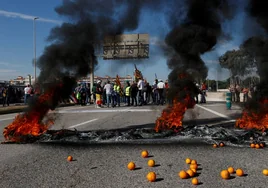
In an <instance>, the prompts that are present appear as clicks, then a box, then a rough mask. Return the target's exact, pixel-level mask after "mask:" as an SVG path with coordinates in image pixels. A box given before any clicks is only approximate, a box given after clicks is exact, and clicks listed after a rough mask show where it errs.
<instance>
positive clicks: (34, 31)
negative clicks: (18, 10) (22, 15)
mask: <svg viewBox="0 0 268 188" xmlns="http://www.w3.org/2000/svg"><path fill="white" fill-rule="evenodd" d="M37 19H38V17H35V18H34V19H33V33H34V35H33V37H34V82H35V83H36V81H37V80H36V29H35V20H37Z"/></svg>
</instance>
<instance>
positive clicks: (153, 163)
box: [148, 159, 155, 167]
mask: <svg viewBox="0 0 268 188" xmlns="http://www.w3.org/2000/svg"><path fill="white" fill-rule="evenodd" d="M154 165H155V161H154V160H152V159H150V160H149V161H148V166H149V167H153V166H154Z"/></svg>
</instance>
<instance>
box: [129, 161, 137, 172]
mask: <svg viewBox="0 0 268 188" xmlns="http://www.w3.org/2000/svg"><path fill="white" fill-rule="evenodd" d="M135 167H136V165H135V163H134V162H130V163H128V165H127V168H128V169H129V170H134V169H135Z"/></svg>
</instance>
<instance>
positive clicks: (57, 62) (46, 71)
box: [37, 0, 164, 91]
mask: <svg viewBox="0 0 268 188" xmlns="http://www.w3.org/2000/svg"><path fill="white" fill-rule="evenodd" d="M163 2H164V1H161V0H156V1H150V0H129V1H124V0H111V1H100V0H90V1H89V0H63V2H62V4H61V5H60V6H58V7H56V8H55V11H56V12H57V13H58V14H59V15H60V16H62V17H63V18H64V19H65V20H66V22H64V23H63V24H62V25H60V26H58V27H55V28H53V29H52V30H51V32H50V35H49V37H48V41H49V42H50V45H49V46H47V47H46V48H45V49H44V53H43V55H41V57H40V58H39V59H38V63H37V64H38V67H39V69H40V71H41V72H40V76H39V77H38V83H39V84H40V85H42V87H43V88H47V86H48V85H55V84H56V83H57V84H58V83H59V82H60V80H64V79H65V78H70V79H72V80H77V79H79V78H81V77H85V76H87V75H88V74H89V73H91V72H92V71H94V70H92V67H91V66H90V64H91V62H93V63H94V65H95V67H96V66H97V65H98V61H97V57H96V53H101V52H96V49H100V45H101V42H102V40H103V38H104V36H105V35H115V34H122V33H123V32H124V31H133V30H135V29H137V27H138V25H139V21H140V14H141V9H144V10H145V11H146V10H147V9H150V10H152V9H155V10H156V9H160V8H161V3H163ZM53 83H55V84H53ZM67 83H69V84H66V83H65V85H64V87H67V88H68V89H67V90H66V91H71V89H70V88H73V87H74V85H73V84H74V83H75V82H73V81H72V82H67ZM45 86H46V87H45Z"/></svg>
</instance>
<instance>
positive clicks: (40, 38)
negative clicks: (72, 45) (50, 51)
mask: <svg viewBox="0 0 268 188" xmlns="http://www.w3.org/2000/svg"><path fill="white" fill-rule="evenodd" d="M61 3H62V1H61V0H46V1H43V0H23V1H21V0H1V1H0V24H1V27H0V43H1V45H0V80H10V79H15V78H16V77H17V76H23V77H26V76H27V75H34V66H33V63H32V62H33V58H34V40H33V33H34V30H33V18H34V17H39V19H38V20H36V22H35V23H36V30H35V31H36V55H37V58H38V57H39V56H41V55H42V53H43V51H44V48H45V47H46V46H48V45H49V42H48V41H47V40H46V39H47V37H48V36H49V33H50V30H51V29H52V28H53V27H56V26H59V25H60V24H62V23H63V22H64V20H65V18H64V17H61V16H59V15H58V14H57V13H56V12H55V10H54V9H55V7H56V6H58V5H60V4H61ZM246 16H247V15H246V14H245V13H243V11H239V12H238V13H237V14H236V15H235V16H234V18H233V19H232V20H229V21H228V22H224V23H223V30H224V31H225V32H227V33H228V34H229V35H230V38H231V39H230V40H228V41H226V40H223V41H221V42H219V43H218V44H217V46H215V47H214V49H213V50H212V51H211V52H208V53H206V54H204V55H202V59H203V60H204V61H205V63H206V65H207V66H208V68H209V73H208V79H218V80H224V79H226V78H228V77H229V71H228V70H226V69H221V68H220V66H219V63H218V58H219V56H220V55H222V54H224V53H225V52H226V51H227V50H233V49H238V48H239V45H240V44H241V43H242V42H243V40H245V36H244V35H243V34H242V33H243V30H244V27H243V24H241V23H243V22H244V21H245V18H246ZM152 23H155V24H152ZM169 30H170V28H169V26H168V24H167V23H166V20H165V18H164V15H163V13H162V12H149V11H146V12H142V14H141V17H140V24H139V27H138V28H137V30H135V31H132V32H130V33H148V34H149V35H150V55H149V56H150V58H149V59H146V60H143V61H142V63H141V62H140V61H139V60H137V67H138V69H140V70H141V72H142V73H143V75H144V77H145V78H146V79H147V80H148V81H150V82H152V81H153V80H154V78H155V75H157V77H158V78H159V79H163V80H166V79H167V78H168V74H169V72H170V70H169V69H168V67H167V65H166V57H165V56H164V55H163V52H162V51H161V50H160V47H159V46H160V45H162V44H163V43H164V39H165V35H166V34H167V33H168V32H169ZM96 55H98V54H96ZM98 61H99V66H98V69H97V70H96V72H95V75H97V76H105V75H109V76H115V75H116V74H118V75H119V76H125V75H127V74H130V75H133V70H134V65H133V64H132V63H129V64H126V65H125V64H124V65H123V66H121V65H122V64H120V62H116V61H114V60H102V59H101V58H98ZM126 61H127V60H126ZM38 73H39V70H37V74H38Z"/></svg>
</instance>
